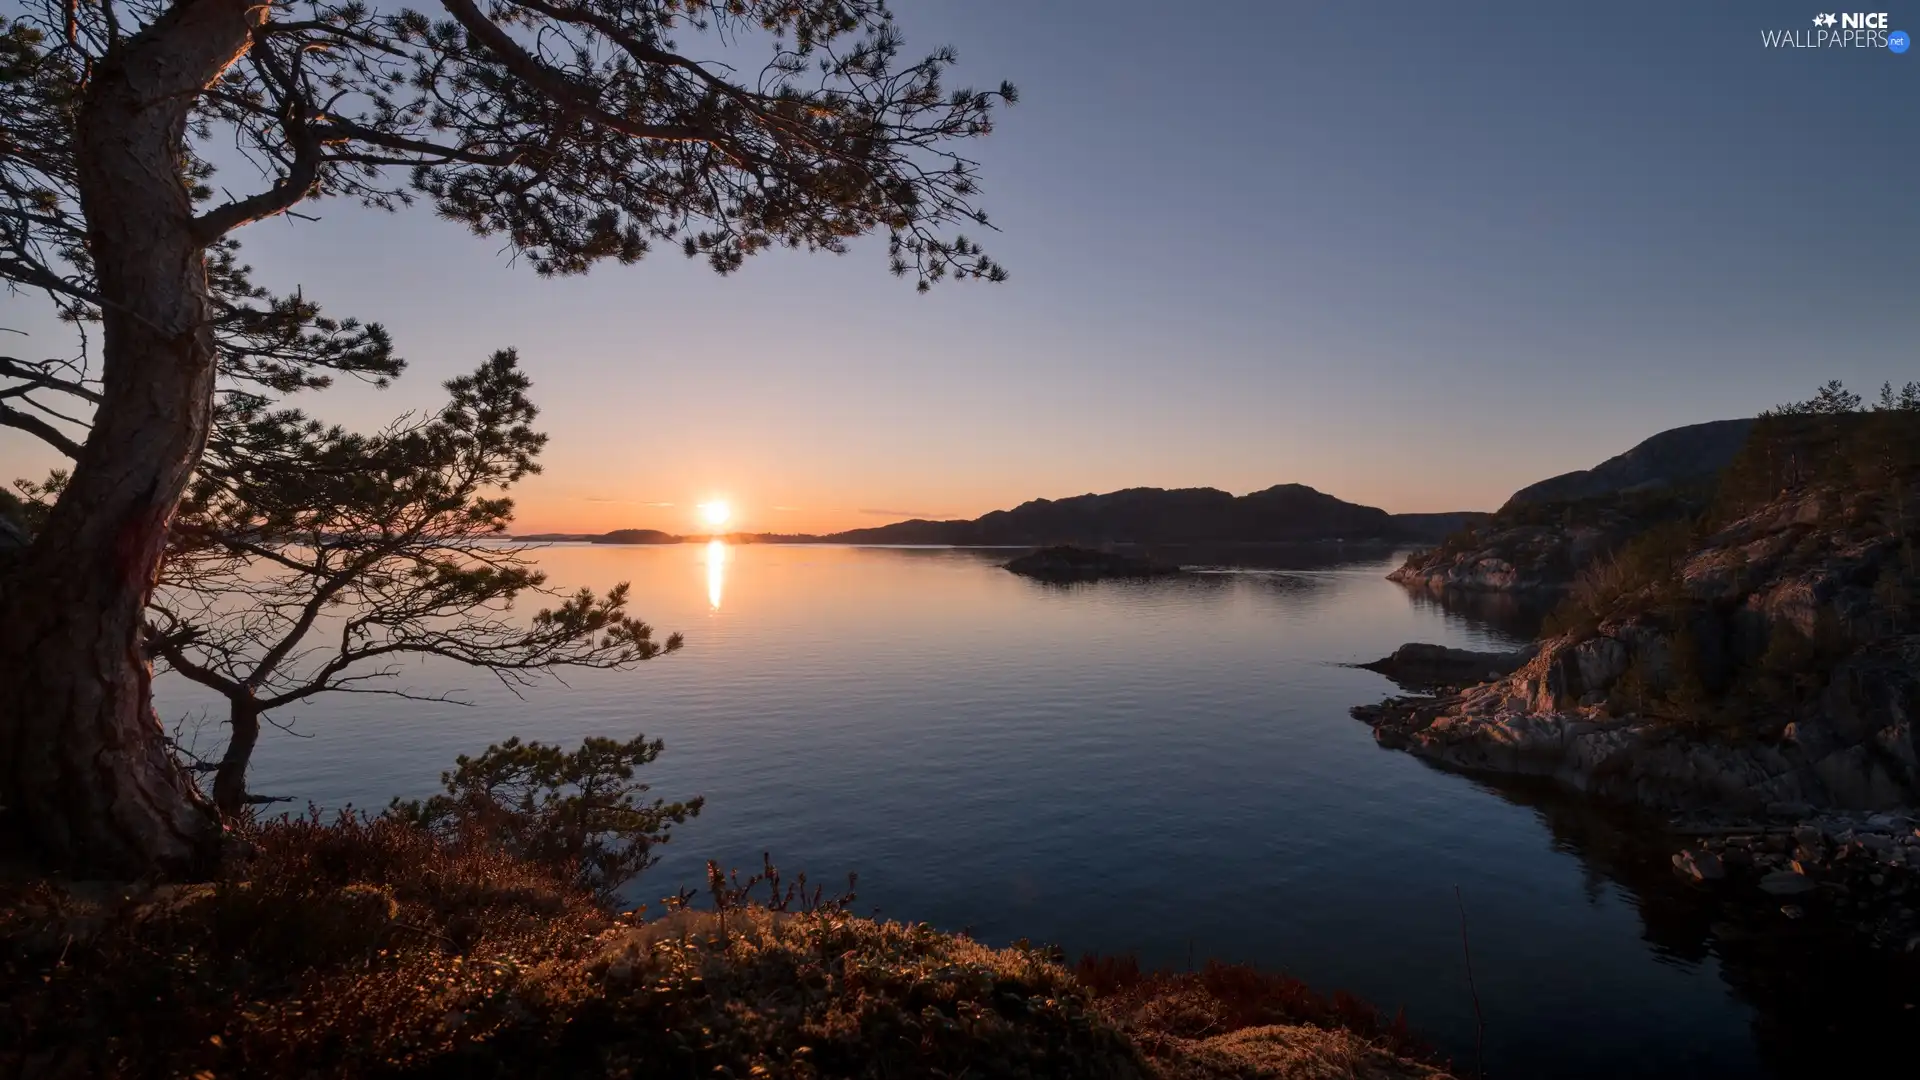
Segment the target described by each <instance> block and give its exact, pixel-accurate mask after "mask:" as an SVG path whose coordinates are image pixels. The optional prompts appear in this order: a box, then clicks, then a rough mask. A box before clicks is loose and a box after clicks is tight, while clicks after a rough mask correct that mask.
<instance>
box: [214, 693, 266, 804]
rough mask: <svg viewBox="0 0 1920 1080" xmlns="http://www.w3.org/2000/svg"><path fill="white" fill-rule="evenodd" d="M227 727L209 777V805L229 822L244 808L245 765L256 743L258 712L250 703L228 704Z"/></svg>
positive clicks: (258, 730)
mask: <svg viewBox="0 0 1920 1080" xmlns="http://www.w3.org/2000/svg"><path fill="white" fill-rule="evenodd" d="M227 724H228V726H229V727H231V728H232V729H233V732H232V734H230V735H228V736H227V752H226V753H225V754H223V755H221V757H220V767H219V768H218V769H217V770H215V771H214V774H213V805H214V806H215V807H216V808H218V809H219V811H220V813H221V816H223V817H229V818H231V817H237V816H239V814H240V812H241V811H242V810H245V809H246V808H247V764H248V762H250V761H252V760H253V747H254V744H256V743H258V742H259V741H260V709H259V707H258V706H256V705H254V703H253V702H251V701H246V700H241V701H235V702H232V703H231V704H229V705H228V707H227Z"/></svg>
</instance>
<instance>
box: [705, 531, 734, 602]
mask: <svg viewBox="0 0 1920 1080" xmlns="http://www.w3.org/2000/svg"><path fill="white" fill-rule="evenodd" d="M731 554H732V553H731V552H729V551H728V550H727V542H726V541H725V540H709V541H707V603H709V604H711V605H713V610H715V611H719V610H720V593H721V591H722V590H724V589H725V588H726V585H727V559H728V558H729V557H730V556H731Z"/></svg>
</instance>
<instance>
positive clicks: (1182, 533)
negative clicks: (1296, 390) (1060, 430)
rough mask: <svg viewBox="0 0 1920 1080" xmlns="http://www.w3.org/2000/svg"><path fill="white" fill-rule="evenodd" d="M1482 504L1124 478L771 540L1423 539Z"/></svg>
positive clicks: (1040, 543)
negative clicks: (1448, 509) (979, 509)
mask: <svg viewBox="0 0 1920 1080" xmlns="http://www.w3.org/2000/svg"><path fill="white" fill-rule="evenodd" d="M1485 516H1486V515H1484V514H1469V513H1457V514H1401V515H1396V514H1389V513H1387V512H1386V511H1385V510H1381V509H1379V508H1377V507H1372V506H1361V505H1358V504H1356V503H1350V502H1345V501H1343V500H1341V499H1336V498H1334V497H1333V496H1331V495H1328V494H1325V493H1323V492H1319V491H1315V490H1314V489H1313V488H1310V487H1307V486H1306V485H1304V484H1278V485H1275V486H1274V487H1270V488H1267V489H1266V490H1265V491H1256V492H1253V493H1251V494H1248V495H1241V496H1234V495H1230V494H1228V493H1227V492H1224V491H1220V490H1218V489H1216V488H1175V489H1171V490H1169V489H1166V488H1127V489H1125V490H1122V491H1113V492H1108V493H1107V494H1105V495H1093V494H1087V495H1076V496H1073V497H1071V498H1066V499H1034V500H1032V501H1030V502H1024V503H1021V504H1020V505H1019V506H1016V507H1014V508H1013V509H1011V510H995V511H993V512H992V513H990V514H985V515H983V516H981V517H978V518H974V519H972V520H952V521H928V520H926V519H924V518H915V519H913V520H911V521H901V522H896V523H894V524H892V525H880V526H876V527H873V528H867V529H851V530H848V531H846V532H841V533H833V534H831V535H827V536H765V537H762V539H763V540H767V541H773V542H782V541H784V542H807V541H820V542H827V543H842V544H952V545H956V546H961V547H968V546H973V547H995V546H1008V547H1012V546H1024V547H1045V546H1049V545H1053V544H1080V545H1089V544H1092V545H1099V544H1223V543H1225V544H1270V543H1298V542H1303V541H1319V540H1350V541H1361V540H1384V541H1401V540H1432V539H1437V538H1438V537H1440V536H1444V535H1446V534H1447V533H1449V532H1452V531H1453V530H1455V529H1457V528H1460V527H1462V526H1464V525H1465V524H1467V523H1468V522H1469V521H1472V520H1475V519H1476V518H1481V517H1485Z"/></svg>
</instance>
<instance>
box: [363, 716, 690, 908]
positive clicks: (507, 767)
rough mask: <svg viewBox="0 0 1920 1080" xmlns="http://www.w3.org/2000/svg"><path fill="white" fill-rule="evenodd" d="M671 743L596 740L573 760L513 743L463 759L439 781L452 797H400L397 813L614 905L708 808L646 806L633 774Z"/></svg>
mask: <svg viewBox="0 0 1920 1080" xmlns="http://www.w3.org/2000/svg"><path fill="white" fill-rule="evenodd" d="M661 748H662V743H661V742H660V741H659V740H654V741H652V742H648V741H647V739H646V738H645V737H644V736H636V737H634V738H633V739H630V740H628V741H626V742H620V741H618V740H616V739H606V738H589V739H587V740H586V741H585V742H583V743H581V744H580V749H578V750H575V751H573V752H572V753H567V752H566V751H563V750H561V749H560V748H559V747H557V746H548V745H546V744H545V743H538V742H526V743H523V742H521V741H520V740H519V739H518V738H512V739H508V740H507V741H506V742H504V743H497V744H495V745H492V746H489V747H487V749H486V751H485V752H483V753H482V754H481V755H480V756H479V757H471V758H470V757H468V756H466V755H465V754H462V755H460V757H458V758H456V759H455V761H454V769H453V771H452V772H448V773H442V774H440V783H441V785H442V786H443V787H444V788H445V789H446V791H445V793H443V794H440V795H435V796H433V797H432V798H429V799H426V800H423V801H422V800H415V801H406V802H403V801H401V800H399V799H395V800H394V801H393V804H392V805H391V806H390V807H389V808H388V811H387V813H388V815H389V816H391V817H393V818H395V819H397V820H401V821H406V822H409V823H411V824H414V825H418V826H420V827H421V828H423V829H425V830H426V831H428V832H430V833H433V834H435V835H437V836H439V837H442V838H444V839H449V840H456V841H458V842H460V843H462V844H465V845H467V846H470V847H484V848H489V849H494V850H498V851H501V852H504V853H506V854H507V855H509V856H511V857H513V858H518V859H524V860H527V861H529V862H532V863H536V864H539V865H543V866H550V867H556V868H560V870H561V872H563V873H566V874H568V875H570V876H571V877H572V879H573V880H574V881H575V882H576V883H577V884H578V885H579V886H580V887H582V888H584V889H587V890H588V891H590V892H592V893H593V894H594V895H595V896H597V897H599V898H600V900H601V902H603V903H606V904H609V905H611V904H613V903H614V902H615V901H616V900H617V899H618V894H619V891H620V888H621V887H622V886H624V885H625V884H627V882H629V881H631V880H632V879H633V878H634V876H635V875H637V874H639V873H640V872H641V871H642V870H645V869H646V868H647V867H649V866H652V865H653V864H654V863H655V862H658V861H659V860H658V859H657V858H656V857H655V856H654V855H653V854H652V852H653V848H654V846H655V845H658V844H664V843H666V842H667V840H668V838H669V834H670V831H671V829H672V826H674V825H681V824H685V823H686V821H687V820H688V819H690V818H693V817H697V816H698V815H699V813H700V809H701V807H702V806H703V805H705V800H703V799H699V798H694V799H689V800H687V801H686V802H675V803H669V802H667V801H665V800H664V799H655V800H653V801H652V802H650V803H649V802H643V801H641V796H643V795H645V794H646V793H647V791H648V790H649V789H648V786H647V785H646V784H643V783H640V782H639V781H637V780H635V779H634V775H633V774H634V771H635V770H636V769H638V768H639V767H640V766H642V765H646V764H649V763H651V762H652V761H653V760H654V759H655V758H657V757H659V756H660V750H661Z"/></svg>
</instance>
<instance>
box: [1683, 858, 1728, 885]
mask: <svg viewBox="0 0 1920 1080" xmlns="http://www.w3.org/2000/svg"><path fill="white" fill-rule="evenodd" d="M1673 868H1674V869H1675V870H1676V871H1678V872H1679V873H1680V875H1681V876H1682V877H1689V878H1692V879H1693V880H1695V881H1719V880H1720V879H1721V878H1724V877H1726V876H1727V868H1726V866H1725V865H1724V864H1723V863H1721V861H1720V856H1718V855H1715V854H1714V853H1713V852H1711V851H1682V852H1679V853H1677V854H1676V855H1674V857H1673Z"/></svg>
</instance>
